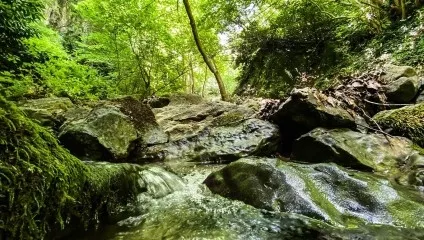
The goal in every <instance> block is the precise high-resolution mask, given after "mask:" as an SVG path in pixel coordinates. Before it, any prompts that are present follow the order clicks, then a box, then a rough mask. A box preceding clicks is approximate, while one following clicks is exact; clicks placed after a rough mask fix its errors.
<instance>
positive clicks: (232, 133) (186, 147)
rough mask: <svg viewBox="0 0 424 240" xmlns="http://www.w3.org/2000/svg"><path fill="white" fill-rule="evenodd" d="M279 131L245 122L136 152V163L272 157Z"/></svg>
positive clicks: (260, 123) (261, 123) (256, 122)
mask: <svg viewBox="0 0 424 240" xmlns="http://www.w3.org/2000/svg"><path fill="white" fill-rule="evenodd" d="M279 142H280V141H279V130H278V128H277V126H275V125H274V124H272V123H269V122H266V121H263V120H259V119H248V120H241V121H237V122H234V123H229V124H225V125H219V126H211V127H207V128H205V129H203V130H202V131H200V132H198V133H197V134H196V135H194V136H190V137H185V138H182V139H179V140H175V141H171V142H169V143H166V144H163V145H157V146H152V147H148V148H147V149H140V152H139V153H138V154H136V157H135V159H137V162H145V161H154V160H156V161H158V160H161V161H194V162H203V163H205V162H208V163H219V162H231V161H235V160H237V159H239V158H241V157H246V156H251V155H261V156H264V155H272V154H274V153H276V151H277V149H278V146H279Z"/></svg>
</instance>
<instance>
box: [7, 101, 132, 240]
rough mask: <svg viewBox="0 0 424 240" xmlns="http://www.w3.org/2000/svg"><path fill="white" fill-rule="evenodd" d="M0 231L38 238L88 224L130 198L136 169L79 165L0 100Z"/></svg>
mask: <svg viewBox="0 0 424 240" xmlns="http://www.w3.org/2000/svg"><path fill="white" fill-rule="evenodd" d="M0 126H1V127H0V130H1V131H0V159H1V162H0V190H1V191H0V210H1V211H0V219H1V221H0V230H3V231H5V232H6V234H7V235H6V236H9V237H11V238H17V239H31V238H36V239H38V238H41V237H43V236H44V235H45V234H46V233H47V232H50V231H53V230H56V231H57V230H60V229H63V228H64V227H65V223H66V224H69V223H73V224H83V225H84V226H86V227H88V226H92V225H93V224H97V218H98V217H100V216H103V215H106V216H107V215H110V214H112V213H113V211H116V208H117V206H119V204H125V203H126V202H128V201H131V200H133V199H134V197H135V193H136V192H137V191H138V190H137V186H138V185H137V177H136V176H138V175H136V174H137V171H136V170H137V168H135V167H133V166H131V165H85V164H83V163H82V162H81V161H80V160H79V159H77V158H75V157H74V156H72V155H71V154H69V152H68V151H67V150H65V149H64V148H62V147H60V146H59V145H58V143H57V140H56V139H55V138H54V137H53V136H52V134H51V133H49V132H48V131H47V130H45V129H43V128H42V127H40V126H39V125H38V124H36V123H33V122H32V121H30V120H28V119H27V118H26V117H25V116H24V115H23V113H22V112H21V111H20V110H18V109H17V107H16V106H15V105H13V104H11V103H10V102H8V101H6V100H4V98H3V97H1V98H0Z"/></svg>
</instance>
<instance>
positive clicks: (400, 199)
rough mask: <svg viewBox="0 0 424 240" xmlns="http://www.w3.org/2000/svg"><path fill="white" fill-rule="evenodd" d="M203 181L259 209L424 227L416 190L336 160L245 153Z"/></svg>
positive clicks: (336, 220) (343, 222)
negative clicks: (292, 159) (288, 159)
mask: <svg viewBox="0 0 424 240" xmlns="http://www.w3.org/2000/svg"><path fill="white" fill-rule="evenodd" d="M205 184H206V185H207V186H208V188H209V189H210V190H211V191H212V192H214V193H217V194H219V195H221V196H224V197H227V198H230V199H234V200H240V201H243V202H245V203H247V204H250V205H252V206H254V207H257V208H261V209H266V210H271V211H276V212H289V213H297V214H302V215H305V216H309V217H312V218H315V219H320V220H323V221H326V222H328V223H333V224H337V225H340V224H341V225H344V226H352V225H358V224H361V223H365V224H384V225H397V226H402V227H409V228H423V227H424V205H423V204H422V202H421V200H419V199H420V197H419V196H418V193H414V192H410V191H409V190H408V189H406V188H405V189H404V188H401V187H399V186H394V185H392V184H391V183H390V182H389V181H388V180H385V179H383V178H380V177H377V176H374V175H372V174H368V173H360V172H355V171H351V170H346V169H344V168H342V167H339V166H337V165H335V164H328V163H322V164H314V165H302V164H296V163H286V162H280V161H279V160H277V159H253V158H246V159H242V160H239V161H236V162H233V163H231V164H229V165H228V166H226V167H224V168H223V169H222V170H220V171H218V172H215V173H212V174H211V175H209V176H208V178H207V179H206V180H205Z"/></svg>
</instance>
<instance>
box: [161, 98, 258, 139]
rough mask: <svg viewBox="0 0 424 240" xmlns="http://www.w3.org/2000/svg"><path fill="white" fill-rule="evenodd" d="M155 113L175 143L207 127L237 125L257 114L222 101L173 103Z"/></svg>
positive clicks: (243, 107) (251, 110)
mask: <svg viewBox="0 0 424 240" xmlns="http://www.w3.org/2000/svg"><path fill="white" fill-rule="evenodd" d="M154 112H155V115H156V119H157V121H158V123H159V125H160V126H162V128H163V129H164V130H165V132H167V133H169V134H170V139H171V140H173V141H175V140H179V139H184V138H187V137H190V136H195V135H196V134H199V133H200V132H202V131H203V130H204V129H205V128H206V127H210V126H219V125H226V124H231V123H237V122H240V121H242V120H244V119H248V118H250V117H251V116H253V115H254V114H255V111H254V110H253V109H251V108H248V107H246V106H240V105H236V104H232V103H227V102H221V101H216V102H204V101H202V102H196V104H187V103H182V101H177V102H175V101H174V102H172V101H171V104H170V105H169V106H167V107H164V108H160V109H154Z"/></svg>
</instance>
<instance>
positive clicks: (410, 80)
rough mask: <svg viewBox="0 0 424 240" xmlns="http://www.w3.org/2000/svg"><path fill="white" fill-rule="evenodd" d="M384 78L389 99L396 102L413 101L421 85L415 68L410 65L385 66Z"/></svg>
mask: <svg viewBox="0 0 424 240" xmlns="http://www.w3.org/2000/svg"><path fill="white" fill-rule="evenodd" d="M382 80H383V81H384V82H385V83H386V86H385V88H386V95H387V98H388V100H389V101H391V102H396V103H409V102H411V101H412V100H413V99H414V98H415V96H416V95H417V93H418V90H419V88H420V85H421V83H420V81H419V78H418V75H417V73H416V72H415V70H414V68H412V67H409V66H395V65H387V66H385V67H384V73H383V75H382Z"/></svg>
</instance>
